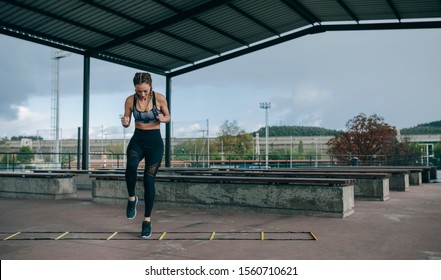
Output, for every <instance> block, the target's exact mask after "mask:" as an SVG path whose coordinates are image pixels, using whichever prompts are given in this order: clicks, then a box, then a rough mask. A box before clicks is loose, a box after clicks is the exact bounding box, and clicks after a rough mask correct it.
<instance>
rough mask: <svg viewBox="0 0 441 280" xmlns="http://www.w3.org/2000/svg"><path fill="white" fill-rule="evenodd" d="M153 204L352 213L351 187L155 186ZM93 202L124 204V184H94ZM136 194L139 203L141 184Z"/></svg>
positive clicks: (343, 215)
mask: <svg viewBox="0 0 441 280" xmlns="http://www.w3.org/2000/svg"><path fill="white" fill-rule="evenodd" d="M156 193H157V195H156V202H157V203H163V204H165V205H170V206H191V207H228V208H237V209H242V210H253V211H257V212H260V211H265V212H277V213H299V214H307V215H320V216H332V217H342V218H344V217H347V216H350V215H352V214H353V213H354V186H353V185H349V186H300V185H282V184H281V185H267V184H265V185H259V184H238V183H208V182H206V183H204V182H161V181H157V182H156ZM92 194H93V199H94V201H95V202H102V203H120V204H123V205H125V204H126V203H127V189H126V184H125V181H124V180H94V181H93V188H92ZM136 194H137V196H139V198H140V200H142V198H143V195H144V192H143V186H142V181H138V184H137V187H136Z"/></svg>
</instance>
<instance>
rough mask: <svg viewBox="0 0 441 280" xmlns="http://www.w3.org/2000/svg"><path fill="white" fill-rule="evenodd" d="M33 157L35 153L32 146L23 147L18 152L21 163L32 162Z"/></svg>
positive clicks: (18, 159)
mask: <svg viewBox="0 0 441 280" xmlns="http://www.w3.org/2000/svg"><path fill="white" fill-rule="evenodd" d="M33 158H34V154H33V153H32V148H31V147H28V146H23V147H21V148H20V151H19V153H18V154H17V161H18V162H19V163H31V162H32V159H33Z"/></svg>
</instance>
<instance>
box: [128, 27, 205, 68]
mask: <svg viewBox="0 0 441 280" xmlns="http://www.w3.org/2000/svg"><path fill="white" fill-rule="evenodd" d="M135 42H136V43H139V44H142V45H146V46H148V47H152V48H155V49H157V50H160V51H164V52H167V53H170V54H173V55H176V56H178V57H181V58H182V59H185V60H190V61H197V60H199V59H202V58H203V57H206V56H207V55H210V53H207V52H206V51H205V50H203V49H200V48H197V47H195V46H193V45H190V44H187V43H185V42H183V41H180V40H177V39H175V38H173V37H170V36H167V35H164V34H162V33H159V32H156V33H153V34H150V35H148V36H144V37H142V38H139V39H137V40H136V41H135Z"/></svg>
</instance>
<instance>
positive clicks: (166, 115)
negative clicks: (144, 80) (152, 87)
mask: <svg viewBox="0 0 441 280" xmlns="http://www.w3.org/2000/svg"><path fill="white" fill-rule="evenodd" d="M156 102H157V107H158V109H159V110H161V113H162V114H159V115H158V116H157V117H156V118H157V119H158V120H159V121H160V122H162V123H169V122H170V120H171V116H170V112H169V110H168V105H167V99H166V98H165V96H164V95H162V94H161V93H156Z"/></svg>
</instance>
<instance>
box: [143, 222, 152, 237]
mask: <svg viewBox="0 0 441 280" xmlns="http://www.w3.org/2000/svg"><path fill="white" fill-rule="evenodd" d="M150 236H152V223H151V222H147V221H144V222H142V230H141V238H144V239H147V238H149V237H150Z"/></svg>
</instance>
